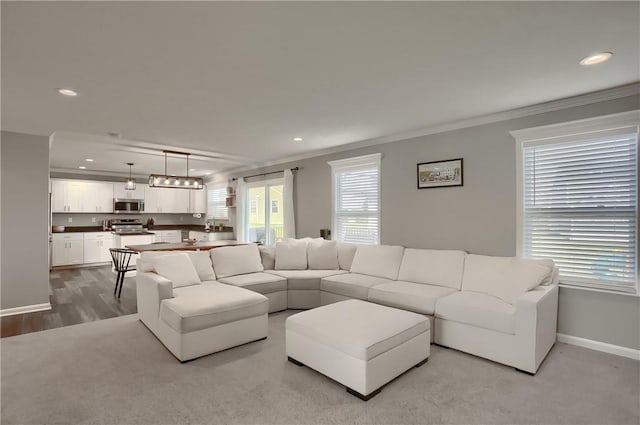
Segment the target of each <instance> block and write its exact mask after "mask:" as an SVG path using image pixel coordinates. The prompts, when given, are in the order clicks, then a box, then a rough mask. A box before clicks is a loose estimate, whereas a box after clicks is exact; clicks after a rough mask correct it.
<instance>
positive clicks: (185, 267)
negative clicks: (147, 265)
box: [150, 252, 201, 288]
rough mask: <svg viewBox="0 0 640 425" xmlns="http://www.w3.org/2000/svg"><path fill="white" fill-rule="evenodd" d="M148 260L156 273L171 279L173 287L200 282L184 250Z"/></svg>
mask: <svg viewBox="0 0 640 425" xmlns="http://www.w3.org/2000/svg"><path fill="white" fill-rule="evenodd" d="M150 262H151V265H152V266H153V268H154V270H155V272H156V273H157V274H158V275H160V276H162V277H164V278H165V279H168V280H170V281H171V283H172V284H173V288H180V287H182V286H191V285H199V284H200V283H201V282H200V278H199V277H198V272H196V268H195V267H194V266H193V263H192V262H191V259H190V258H189V255H187V254H186V253H184V252H180V253H176V254H168V255H158V256H155V257H153V258H151V261H150Z"/></svg>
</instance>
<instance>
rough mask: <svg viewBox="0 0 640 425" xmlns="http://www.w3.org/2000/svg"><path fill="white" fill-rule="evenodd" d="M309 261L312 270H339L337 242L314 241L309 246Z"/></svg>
mask: <svg viewBox="0 0 640 425" xmlns="http://www.w3.org/2000/svg"><path fill="white" fill-rule="evenodd" d="M307 261H308V263H309V269H311V270H338V246H337V245H336V241H325V240H324V239H320V240H317V239H313V240H311V241H309V244H308V245H307Z"/></svg>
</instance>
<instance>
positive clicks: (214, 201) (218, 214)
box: [207, 187, 229, 220]
mask: <svg viewBox="0 0 640 425" xmlns="http://www.w3.org/2000/svg"><path fill="white" fill-rule="evenodd" d="M207 216H208V217H210V218H216V219H221V220H227V219H228V218H229V208H227V188H226V187H219V188H215V189H209V191H208V193H207Z"/></svg>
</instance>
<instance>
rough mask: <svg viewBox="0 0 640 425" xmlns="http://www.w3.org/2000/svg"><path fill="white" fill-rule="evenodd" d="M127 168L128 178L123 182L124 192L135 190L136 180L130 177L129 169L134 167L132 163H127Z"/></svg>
mask: <svg viewBox="0 0 640 425" xmlns="http://www.w3.org/2000/svg"><path fill="white" fill-rule="evenodd" d="M127 165H128V166H129V178H128V179H127V180H125V182H124V188H125V190H136V179H134V178H133V177H131V167H132V166H133V165H135V164H134V163H133V162H127Z"/></svg>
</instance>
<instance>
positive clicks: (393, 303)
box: [369, 281, 457, 315]
mask: <svg viewBox="0 0 640 425" xmlns="http://www.w3.org/2000/svg"><path fill="white" fill-rule="evenodd" d="M454 292H457V291H456V290H455V289H451V288H447V287H443V286H435V285H426V284H424V283H413V282H403V281H395V282H389V283H382V284H380V285H376V286H373V287H371V288H369V301H371V302H374V303H377V304H383V305H387V306H389V307H396V308H401V309H403V310H409V311H414V312H416V313H421V314H431V315H432V314H433V313H434V312H435V308H436V301H437V300H438V299H439V298H442V297H444V296H445V295H449V294H453V293H454Z"/></svg>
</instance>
